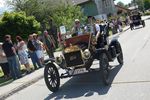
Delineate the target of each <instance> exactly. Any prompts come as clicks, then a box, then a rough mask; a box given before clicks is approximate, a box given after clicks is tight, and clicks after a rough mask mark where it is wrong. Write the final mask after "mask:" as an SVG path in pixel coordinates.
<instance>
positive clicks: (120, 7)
mask: <svg viewBox="0 0 150 100" xmlns="http://www.w3.org/2000/svg"><path fill="white" fill-rule="evenodd" d="M115 6H116V7H117V8H119V9H122V10H126V11H130V9H128V8H125V7H122V6H119V5H115Z"/></svg>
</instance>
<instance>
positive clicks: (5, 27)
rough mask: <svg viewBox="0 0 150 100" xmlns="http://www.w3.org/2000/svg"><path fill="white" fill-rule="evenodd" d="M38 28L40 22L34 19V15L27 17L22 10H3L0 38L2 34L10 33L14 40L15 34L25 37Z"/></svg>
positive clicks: (0, 22) (1, 38)
mask: <svg viewBox="0 0 150 100" xmlns="http://www.w3.org/2000/svg"><path fill="white" fill-rule="evenodd" d="M39 30H40V23H39V22H37V21H36V20H35V17H33V16H29V17H27V16H26V14H25V13H24V12H12V13H7V12H5V13H4V15H3V17H2V19H1V21H0V33H1V34H0V40H3V36H4V35H6V34H10V35H11V36H12V39H13V40H15V37H16V36H17V35H20V36H21V37H22V38H24V39H27V38H28V36H29V34H31V33H33V32H36V33H37V32H38V31H39Z"/></svg>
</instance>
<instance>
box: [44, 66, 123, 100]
mask: <svg viewBox="0 0 150 100" xmlns="http://www.w3.org/2000/svg"><path fill="white" fill-rule="evenodd" d="M121 67H122V65H117V66H111V71H110V82H111V83H112V82H113V80H114V78H115V76H116V75H117V73H118V72H119V71H120V69H121ZM101 76H102V75H101V72H94V73H88V74H85V75H81V76H76V77H73V78H71V79H70V80H69V81H67V82H66V83H64V84H63V85H62V86H61V87H60V89H59V91H58V92H56V93H52V94H49V95H48V96H47V97H46V98H45V99H44V100H51V99H54V100H60V99H73V98H78V97H82V96H83V97H89V96H92V95H94V94H95V93H97V94H98V95H105V94H107V93H108V91H109V89H110V88H111V85H109V86H105V85H104V84H103V82H102V77H101Z"/></svg>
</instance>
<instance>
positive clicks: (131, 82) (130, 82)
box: [112, 80, 150, 84]
mask: <svg viewBox="0 0 150 100" xmlns="http://www.w3.org/2000/svg"><path fill="white" fill-rule="evenodd" d="M135 83H150V80H148V81H129V82H113V83H112V84H135Z"/></svg>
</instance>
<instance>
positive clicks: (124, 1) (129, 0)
mask: <svg viewBox="0 0 150 100" xmlns="http://www.w3.org/2000/svg"><path fill="white" fill-rule="evenodd" d="M119 1H121V2H123V3H124V4H128V3H131V0H115V3H117V2H119Z"/></svg>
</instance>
